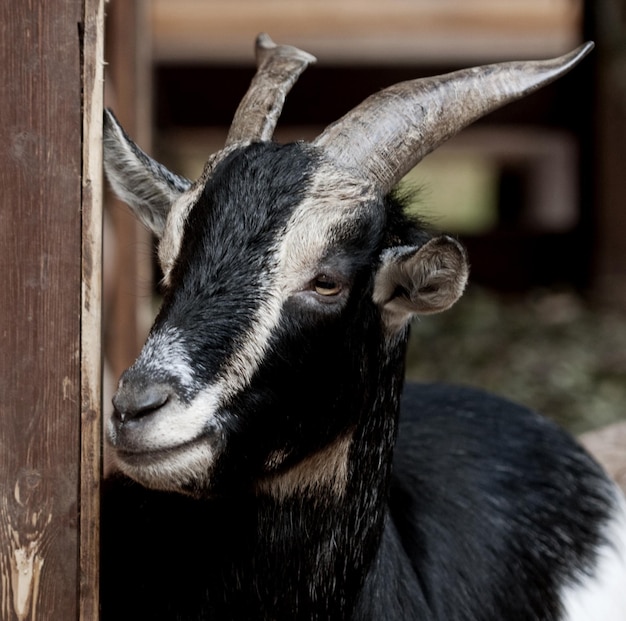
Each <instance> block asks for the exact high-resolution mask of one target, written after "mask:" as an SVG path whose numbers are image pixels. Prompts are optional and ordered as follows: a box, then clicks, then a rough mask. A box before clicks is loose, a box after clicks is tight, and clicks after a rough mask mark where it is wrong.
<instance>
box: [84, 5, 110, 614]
mask: <svg viewBox="0 0 626 621" xmlns="http://www.w3.org/2000/svg"><path fill="white" fill-rule="evenodd" d="M82 58H83V67H82V82H83V145H82V148H83V166H82V200H81V206H82V209H81V211H82V253H81V254H82V256H81V270H82V290H81V298H82V300H81V361H80V366H81V445H80V449H81V450H80V539H79V546H80V554H79V565H80V588H79V619H80V621H96V620H97V619H98V609H99V597H98V593H99V581H98V577H99V564H98V561H99V554H98V552H99V545H100V538H99V534H100V527H99V524H100V479H101V472H102V455H101V435H102V433H101V430H102V425H101V420H102V417H101V403H102V394H101V392H102V390H101V388H102V353H101V352H102V342H101V340H102V339H101V314H102V313H101V309H102V105H103V94H104V92H103V91H104V89H103V86H104V0H84V17H83V54H82Z"/></svg>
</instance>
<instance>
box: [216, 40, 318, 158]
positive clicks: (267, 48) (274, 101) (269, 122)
mask: <svg viewBox="0 0 626 621" xmlns="http://www.w3.org/2000/svg"><path fill="white" fill-rule="evenodd" d="M315 60H316V58H315V56H312V55H311V54H308V53H307V52H304V51H303V50H300V49H298V48H297V47H293V46H291V45H276V44H275V43H274V42H273V41H272V39H271V38H270V37H269V36H268V35H267V34H265V33H262V34H260V35H259V36H258V37H257V40H256V61H257V72H256V75H255V76H254V78H253V79H252V82H251V84H250V87H249V88H248V91H247V93H246V94H245V95H244V97H243V99H242V100H241V103H240V104H239V107H238V108H237V111H236V112H235V117H234V119H233V122H232V125H231V127H230V130H229V132H228V137H227V138H226V146H229V145H233V144H242V143H249V142H252V141H255V140H271V139H272V135H273V134H274V129H275V128H276V123H277V122H278V117H279V116H280V113H281V111H282V108H283V104H284V103H285V97H286V96H287V93H288V92H289V91H290V90H291V87H292V86H293V85H294V84H295V82H296V80H297V79H298V77H299V76H300V74H301V73H302V72H303V71H304V70H305V69H306V68H307V67H308V66H309V65H310V64H311V63H314V62H315Z"/></svg>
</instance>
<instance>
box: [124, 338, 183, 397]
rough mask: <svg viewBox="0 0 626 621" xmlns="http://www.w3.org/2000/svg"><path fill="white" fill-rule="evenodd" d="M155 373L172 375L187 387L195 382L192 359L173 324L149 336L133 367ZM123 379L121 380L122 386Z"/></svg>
mask: <svg viewBox="0 0 626 621" xmlns="http://www.w3.org/2000/svg"><path fill="white" fill-rule="evenodd" d="M136 366H137V367H140V368H141V369H142V371H144V372H146V371H147V372H152V373H154V375H156V376H158V375H171V376H173V377H176V378H177V379H178V381H179V382H180V383H181V384H182V385H183V386H184V387H186V388H190V387H191V386H193V384H194V373H193V368H192V366H191V359H190V358H189V354H188V353H187V349H186V348H185V345H184V343H183V340H182V336H181V334H180V331H179V330H178V329H177V328H175V327H172V326H166V327H165V328H163V329H161V330H159V331H157V332H154V333H153V334H151V335H150V336H149V337H148V340H147V341H146V343H145V345H144V346H143V349H142V350H141V353H140V354H139V357H138V358H137V360H136V361H135V363H134V364H133V367H136ZM131 368H132V367H131ZM122 382H123V379H122V380H120V386H121V384H122Z"/></svg>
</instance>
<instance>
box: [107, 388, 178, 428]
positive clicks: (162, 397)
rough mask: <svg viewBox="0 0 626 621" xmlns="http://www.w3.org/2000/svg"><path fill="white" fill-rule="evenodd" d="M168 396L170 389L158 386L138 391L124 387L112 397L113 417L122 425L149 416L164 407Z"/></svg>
mask: <svg viewBox="0 0 626 621" xmlns="http://www.w3.org/2000/svg"><path fill="white" fill-rule="evenodd" d="M170 395H171V391H170V389H169V388H168V387H167V386H163V385H159V384H156V385H151V386H147V387H143V388H140V389H136V388H135V389H133V388H132V387H130V386H128V385H124V387H123V388H121V389H120V390H118V392H117V393H116V394H115V396H114V397H113V408H114V415H115V416H116V417H117V418H118V420H119V421H120V422H122V423H123V422H125V421H127V420H132V419H137V418H142V417H144V416H149V415H150V414H153V413H154V412H156V411H157V410H158V409H159V408H161V407H162V406H163V405H165V403H167V401H168V399H169V398H170Z"/></svg>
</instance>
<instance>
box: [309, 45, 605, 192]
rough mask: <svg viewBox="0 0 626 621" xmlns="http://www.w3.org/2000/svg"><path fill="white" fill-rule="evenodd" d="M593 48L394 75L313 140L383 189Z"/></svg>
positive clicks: (570, 65)
mask: <svg viewBox="0 0 626 621" xmlns="http://www.w3.org/2000/svg"><path fill="white" fill-rule="evenodd" d="M592 49H593V43H591V42H589V43H586V44H585V45H582V46H580V47H579V48H577V49H576V50H574V51H573V52H570V53H569V54H566V55H564V56H561V57H559V58H555V59H551V60H543V61H520V62H506V63H498V64H494V65H485V66H482V67H474V68H472V69H463V70H461V71H455V72H453V73H448V74H446V75H442V76H437V77H432V78H423V79H418V80H411V81H408V82H401V83H400V84H396V85H394V86H391V87H389V88H386V89H384V90H382V91H380V92H379V93H376V94H374V95H372V96H370V97H369V98H367V99H366V100H365V101H364V102H363V103H361V104H360V105H358V106H357V107H356V108H354V109H353V110H352V111H351V112H348V113H347V114H346V115H345V116H344V117H342V118H341V119H339V120H338V121H337V122H335V123H333V124H332V125H330V126H329V127H327V128H326V130H325V131H324V132H323V133H322V134H321V135H320V136H318V138H317V139H316V140H315V141H314V142H313V144H315V145H317V146H319V147H321V148H322V149H323V150H324V151H325V152H326V155H327V156H329V157H330V158H331V159H333V160H334V161H335V162H337V163H338V164H340V165H342V166H344V167H346V168H349V169H352V170H354V171H355V172H356V173H357V174H359V175H360V176H364V177H366V178H368V179H371V180H372V181H374V182H376V183H377V184H378V186H379V187H380V188H381V189H382V190H383V191H384V192H388V191H390V190H391V188H393V186H394V185H395V184H396V183H397V182H398V181H399V180H400V179H401V178H402V177H403V176H404V175H405V174H406V173H407V172H408V171H409V170H411V168H413V167H414V166H415V165H416V164H417V163H418V162H419V161H420V160H421V159H422V158H424V157H425V156H426V155H427V154H428V153H430V152H431V151H432V150H433V149H435V148H436V147H437V146H439V145H440V144H441V143H442V142H444V141H445V140H447V139H448V138H450V137H452V136H453V135H454V134H456V133H457V132H459V131H460V130H461V129H463V128H464V127H465V126H467V125H469V124H470V123H472V122H473V121H475V120H476V119H478V118H479V117H481V116H483V115H485V114H487V113H489V112H491V111H493V110H495V109H496V108H498V107H500V106H502V105H504V104H506V103H509V102H511V101H514V100H515V99H519V98H521V97H523V96H525V95H528V94H529V93H532V92H533V91H535V90H537V89H538V88H540V87H542V86H544V85H546V84H548V83H549V82H552V81H553V80H555V79H556V78H558V77H560V76H562V75H563V74H565V73H566V72H567V71H569V70H570V69H571V68H572V67H574V66H575V65H576V64H577V63H578V62H579V61H580V60H581V59H582V58H584V57H585V56H586V55H587V54H588V53H589V52H590V51H591V50H592Z"/></svg>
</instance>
